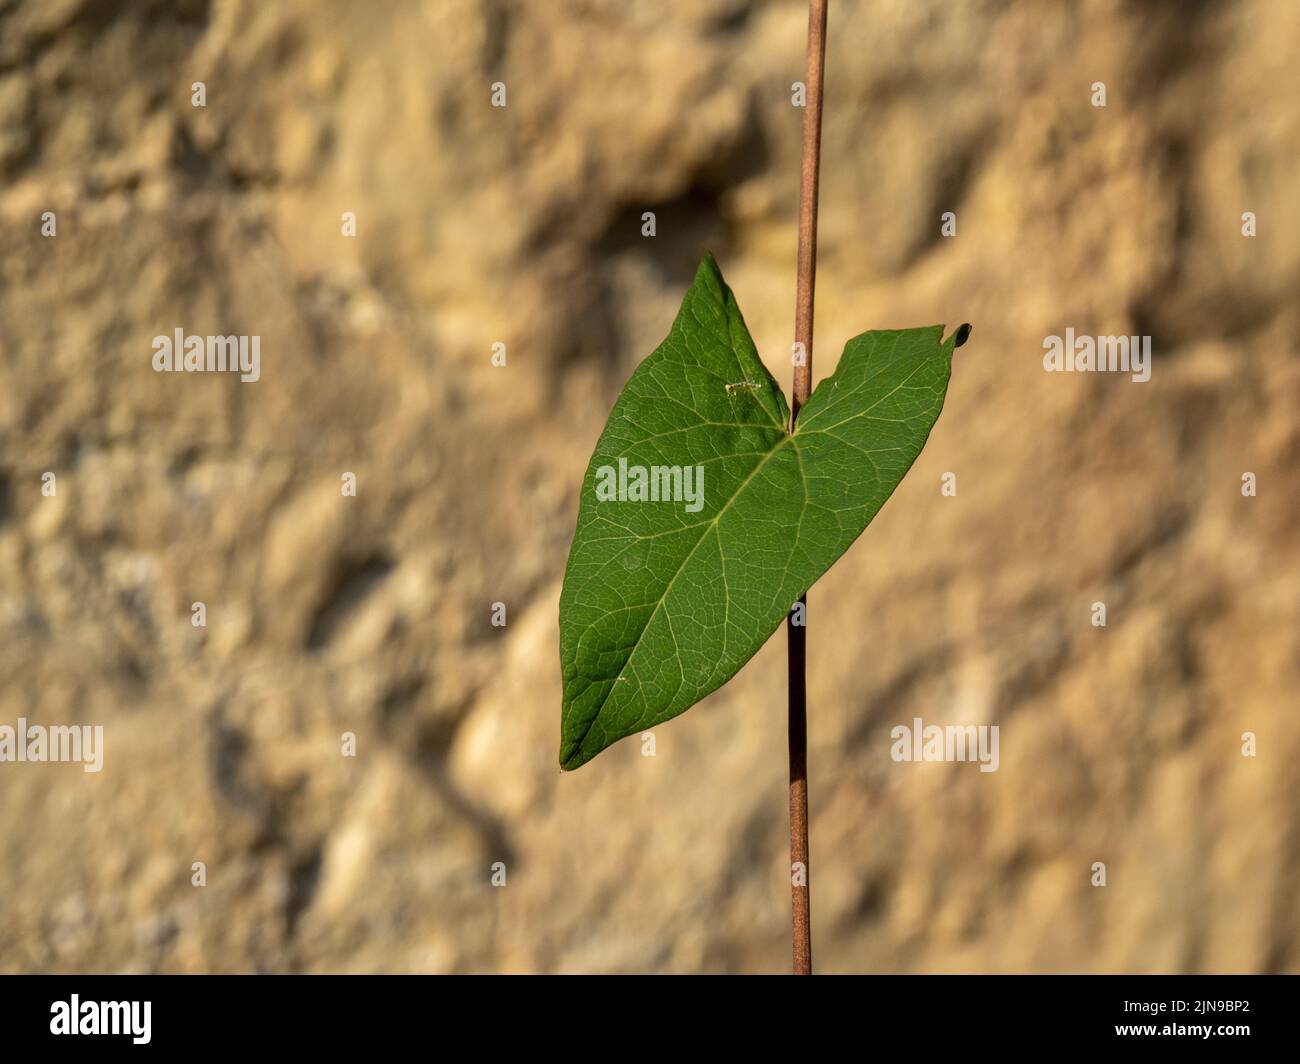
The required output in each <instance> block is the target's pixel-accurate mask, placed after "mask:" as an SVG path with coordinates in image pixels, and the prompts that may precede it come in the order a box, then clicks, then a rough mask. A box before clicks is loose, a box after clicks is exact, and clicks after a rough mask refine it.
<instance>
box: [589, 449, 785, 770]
mask: <svg viewBox="0 0 1300 1064" xmlns="http://www.w3.org/2000/svg"><path fill="white" fill-rule="evenodd" d="M781 431H782V433H783V435H782V436H781V438H780V439H778V440H777V441H776V443H775V444H773V445H772V447H771V449H770V450H769V451H768V452H767V454H765V455H764V456H763V458H762V459H761V460H760V461H759V462H757V463H756V464H755V465H754V468H753V469H751V470H750V471H749V474H748V475H747V476H746V477H745V479H744V480H742V481H741V482H740V483H739V484H738V485H737V486H736V490H735V491H733V492H732V493H731V497H730V498H729V499H727V501H726V502H725V503H724V504H723V505H722V507H721V509H719V510H718V512H717V514H716V515H715V516H714V518H713V520H712V521H709V522H707V523H706V524H704V525H701V526H698V527H701V528H703V529H704V531H703V532H701V533H700V536H699V538H698V539H697V540H696V541H695V543H694V544H693V545H692V546H691V549H690V550H689V551H687V553H686V557H684V558H683V559H682V560H681V562H680V564H679V565H678V566H677V569H676V570H675V571H674V572H673V575H672V579H670V580H669V581H668V584H667V586H665V587H664V590H663V592H662V593H661V594H660V595H659V598H658V599H657V600H656V601H655V604H654V609H652V610H651V611H650V615H649V616H648V617H646V621H645V624H643V625H642V626H641V631H640V632H639V633H637V637H636V642H635V643H633V644H632V649H631V650H630V651H629V652H628V655H627V657H626V658H625V659H624V661H623V664H622V665H621V666H620V667H619V670H618V674H617V675H616V676H615V677H614V679H613V681H612V682H611V683H610V687H609V691H608V693H607V694H606V695H605V697H604V698H603V699H601V702H600V705H599V706H597V707H596V712H595V713H593V714H592V716H591V720H589V721H588V722H587V726H586V727H585V728H583V730H582V735H581V736H580V737H579V738H578V739H577V740H576V744H575V747H574V751H573V752H574V754H578V753H581V752H582V745H583V743H585V742H586V741H587V736H588V735H590V734H591V729H592V728H594V727H595V726H596V721H597V720H599V719H600V715H601V713H602V712H603V711H604V709H605V706H606V705H607V704H608V703H609V700H610V698H611V697H613V694H614V688H615V687H616V686H617V684H618V681H619V680H621V679H622V678H623V674H624V673H625V672H627V669H628V666H629V665H631V664H632V659H633V658H635V657H636V652H637V651H638V650H639V649H640V647H641V641H642V640H643V639H644V638H645V633H646V632H647V631H648V630H649V628H650V624H651V622H653V621H654V619H655V615H656V614H657V613H658V612H659V610H660V609H662V608H663V604H664V603H665V602H666V601H667V600H668V596H669V594H670V593H671V592H672V589H673V585H674V584H676V583H677V578H678V577H679V576H681V574H682V571H683V570H684V569H685V568H686V565H687V563H688V562H689V561H690V560H691V559H692V558H693V557H695V552H696V551H697V550H699V549H700V544H701V543H703V542H704V541H705V540H706V539H708V538H709V534H710V533H711V532H715V531H716V530H717V527H718V523H719V522H720V521H721V520H722V515H723V514H725V513H726V512H727V511H728V510H729V509H730V508H731V504H732V503H734V502H735V501H736V500H737V499H738V498H740V496H741V495H742V494H744V491H745V488H746V487H748V486H749V482H750V481H751V480H753V479H754V477H756V476H757V475H758V473H759V470H761V469H762V468H763V467H764V466H765V465H767V463H768V462H769V461H771V459H772V458H773V456H774V455H775V454H776V453H777V451H779V450H780V449H781V448H782V447H784V446H785V445H786V444H787V443H794V438H795V434H794V433H791V432H788V431H786V430H785V427H784V426H781ZM797 431H798V429H797V426H796V432H797ZM796 446H797V445H796ZM799 478H800V480H801V481H802V480H803V479H804V476H803V463H802V462H800V463H799ZM807 491H808V485H807V482H806V481H805V482H804V493H805V495H806V494H807ZM718 551H719V554H721V551H722V542H721V540H720V539H719V541H718ZM729 604H730V596H728V605H729ZM590 630H591V629H588V631H590ZM581 649H582V646H581V642H579V645H578V646H577V647H576V648H575V649H574V657H575V659H576V658H579V657H581ZM678 663H679V664H680V654H679V655H678ZM567 760H569V761H571V760H573V758H572V756H570V757H569V758H568V759H567Z"/></svg>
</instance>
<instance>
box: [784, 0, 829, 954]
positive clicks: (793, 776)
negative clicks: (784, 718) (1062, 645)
mask: <svg viewBox="0 0 1300 1064" xmlns="http://www.w3.org/2000/svg"><path fill="white" fill-rule="evenodd" d="M826 4H827V0H808V57H807V62H806V67H805V72H804V85H805V86H806V87H807V88H806V91H807V98H806V100H805V107H804V113H803V154H802V158H801V163H800V168H799V257H798V267H797V269H798V279H797V283H796V289H795V309H794V338H795V342H796V343H799V344H802V345H803V347H802V351H803V355H804V357H803V359H802V361H801V362H800V361H799V360H796V363H795V367H794V396H793V402H792V403H791V404H790V431H791V432H793V431H794V423H795V419H796V418H797V417H798V416H799V409H800V407H802V406H803V404H804V403H806V402H807V401H808V396H809V394H810V393H811V392H812V354H813V291H814V288H815V286H816V279H817V181H818V177H819V174H820V170H821V149H822V81H823V68H824V67H825V62H826ZM799 601H800V603H801V604H802V605H803V606H804V607H805V608H804V609H802V610H800V611H799V613H800V614H801V616H800V617H799V619H800V620H802V621H803V622H804V624H802V625H799V624H795V623H794V620H795V615H794V614H793V613H792V615H791V616H790V617H789V618H788V619H787V622H786V623H787V630H788V633H789V669H790V870H791V871H790V918H791V934H792V943H793V959H794V974H795V975H811V974H812V913H811V907H810V904H809V901H810V898H809V892H810V890H811V880H810V871H809V862H808V702H807V688H806V677H807V662H808V658H807V647H808V628H807V620H808V614H807V609H806V606H807V596H806V595H805V596H804V597H803V598H802V599H800V600H799ZM799 866H802V868H803V876H802V877H799V876H797V875H796V871H797V869H798V867H799ZM801 880H802V882H801Z"/></svg>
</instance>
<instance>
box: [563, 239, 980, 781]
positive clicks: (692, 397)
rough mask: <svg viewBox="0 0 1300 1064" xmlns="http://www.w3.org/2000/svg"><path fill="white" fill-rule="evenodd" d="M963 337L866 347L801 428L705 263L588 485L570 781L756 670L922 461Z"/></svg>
mask: <svg viewBox="0 0 1300 1064" xmlns="http://www.w3.org/2000/svg"><path fill="white" fill-rule="evenodd" d="M959 337H960V339H962V340H964V338H965V328H964V327H963V330H962V331H959V333H957V334H955V335H954V336H953V337H950V338H949V339H948V340H946V341H945V340H943V326H941V325H933V326H930V327H928V328H922V329H904V330H900V331H894V332H869V333H864V334H862V335H861V336H858V337H855V338H854V339H852V340H850V341H849V342H848V344H847V345H846V346H845V348H844V354H843V356H842V357H841V358H840V363H839V366H838V367H837V368H836V370H835V373H834V374H833V375H832V376H831V377H829V378H827V379H826V380H825V381H823V382H822V384H820V385H819V386H818V388H817V389H816V391H815V392H814V393H813V395H812V397H811V398H810V399H809V401H808V403H807V404H805V406H804V408H803V410H802V411H801V412H800V415H799V421H798V424H797V427H796V430H795V432H794V433H790V432H789V431H787V423H788V422H789V408H788V407H787V406H786V401H785V397H784V396H783V395H782V394H781V389H780V387H779V386H778V385H777V383H776V381H775V380H773V379H772V376H771V374H769V373H768V372H767V369H766V368H765V367H764V365H763V363H762V362H761V361H760V359H759V357H758V352H757V351H756V350H755V349H754V343H753V341H752V340H751V339H750V336H749V331H748V330H747V329H746V328H745V322H744V319H743V318H742V317H741V316H740V309H739V308H738V307H737V306H736V300H735V297H734V296H733V295H732V293H731V290H730V289H729V288H728V287H727V285H726V283H725V282H724V281H723V279H722V274H721V273H720V272H719V270H718V266H717V264H716V263H715V262H714V261H713V258H712V256H706V257H705V259H704V261H703V262H702V263H701V264H700V268H699V270H698V272H697V273H696V275H695V281H694V283H693V284H692V285H691V288H690V290H689V291H688V292H687V293H686V298H685V300H684V301H683V303H682V308H681V310H680V312H679V313H678V315H677V320H676V321H675V322H674V323H673V327H672V331H671V332H669V334H668V338H667V339H666V340H664V342H663V343H662V344H660V345H659V347H658V348H657V349H656V350H655V352H654V353H653V354H651V355H650V357H649V358H647V359H646V360H645V361H644V362H642V363H641V365H639V366H638V367H637V368H636V371H635V372H634V373H633V374H632V377H631V379H630V380H629V381H628V382H627V386H626V387H625V388H624V389H623V393H622V394H621V395H620V396H619V398H618V401H617V402H616V403H615V404H614V409H613V411H612V412H611V413H610V416H609V421H608V423H607V424H606V425H605V431H604V432H603V433H602V434H601V437H600V440H599V442H598V443H597V444H596V450H595V453H594V454H593V455H592V458H591V465H590V466H589V467H588V469H587V475H586V477H585V479H584V480H583V485H582V498H581V502H580V504H579V509H578V527H577V531H576V533H575V534H574V538H573V547H572V549H571V551H570V552H569V564H568V568H567V570H566V571H565V575H564V589H563V591H562V593H561V595H560V660H561V665H562V669H563V677H564V708H563V712H562V718H561V741H560V765H561V767H562V768H565V769H573V768H577V767H578V766H579V765H582V764H585V763H586V762H587V761H590V760H591V759H592V758H593V757H595V756H596V755H597V754H598V753H600V752H601V751H602V750H604V749H605V747H607V746H609V745H610V744H611V743H614V742H616V741H617V740H619V739H622V738H624V737H625V736H628V735H631V734H633V733H634V732H639V731H642V730H644V729H646V728H649V727H651V726H653V725H655V724H659V723H661V722H663V721H665V720H668V719H669V718H671V717H675V716H677V714H679V713H681V712H682V711H684V710H686V709H689V708H690V707H691V706H692V705H694V704H695V703H696V702H698V701H699V700H700V699H701V698H703V697H704V696H705V695H707V694H709V693H710V692H711V691H714V690H716V689H717V688H719V687H721V686H722V685H723V684H724V683H726V682H727V681H728V680H729V679H731V677H732V676H734V675H735V674H736V672H737V671H738V670H739V669H740V667H741V666H742V665H744V664H745V662H746V661H748V660H749V659H750V658H751V657H753V655H754V654H755V653H756V652H757V651H758V649H759V647H761V646H762V645H763V643H765V642H766V641H767V639H768V637H769V636H770V635H771V634H772V633H773V632H774V631H775V630H776V629H777V627H778V626H779V625H780V624H781V621H782V620H783V619H784V618H785V616H786V614H787V612H788V611H789V610H790V608H791V606H792V605H793V603H794V602H795V601H796V600H798V599H799V597H800V596H801V595H803V594H804V593H805V592H806V591H807V590H808V589H809V588H810V587H811V586H812V585H813V583H814V582H815V581H816V580H817V579H818V577H820V576H821V575H822V573H824V572H825V571H826V570H827V569H829V568H830V567H831V565H832V564H833V563H834V562H835V560H836V559H837V558H839V556H840V555H841V554H843V553H844V551H845V550H847V549H848V547H849V544H851V543H852V542H853V541H854V540H855V539H857V537H858V536H859V535H861V534H862V531H863V529H865V528H866V527H867V524H868V523H869V522H870V521H871V519H872V518H873V517H874V516H875V515H876V512H877V511H878V510H879V509H880V507H881V506H882V505H883V504H884V502H885V500H886V499H888V498H889V496H890V494H891V493H892V492H893V490H894V488H896V487H897V486H898V483H899V481H900V480H902V479H903V475H904V474H905V473H906V472H907V470H908V469H909V468H910V467H911V465H912V463H913V461H915V460H916V456H917V455H918V454H920V452H921V448H922V446H923V445H924V444H925V441H926V437H928V436H929V434H930V429H931V427H932V426H933V425H934V422H935V419H936V418H938V416H939V411H940V410H941V409H942V407H943V399H944V394H945V392H946V390H947V387H948V376H949V372H950V370H951V367H952V352H953V347H954V343H955V341H956V340H957V339H958V338H959Z"/></svg>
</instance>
